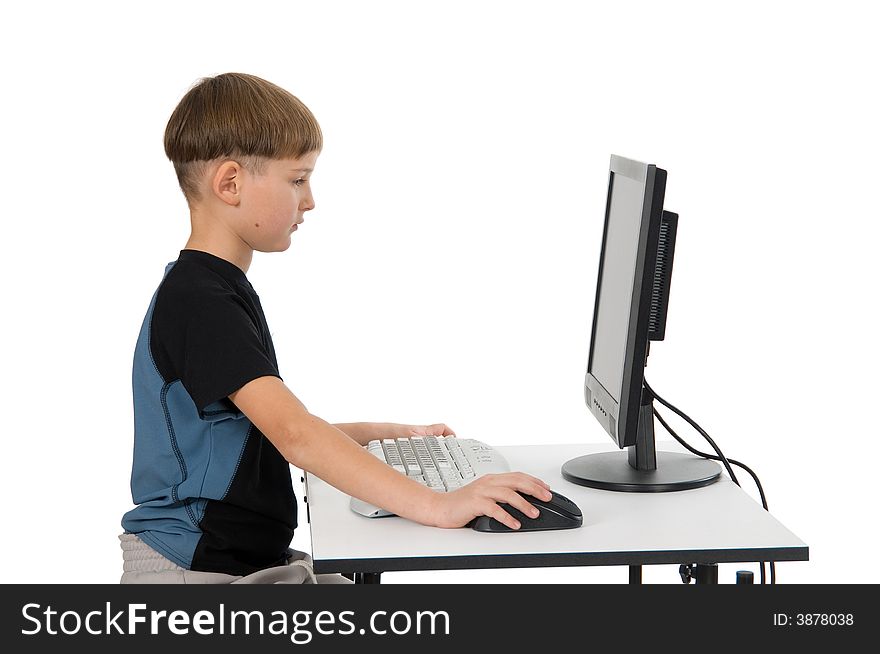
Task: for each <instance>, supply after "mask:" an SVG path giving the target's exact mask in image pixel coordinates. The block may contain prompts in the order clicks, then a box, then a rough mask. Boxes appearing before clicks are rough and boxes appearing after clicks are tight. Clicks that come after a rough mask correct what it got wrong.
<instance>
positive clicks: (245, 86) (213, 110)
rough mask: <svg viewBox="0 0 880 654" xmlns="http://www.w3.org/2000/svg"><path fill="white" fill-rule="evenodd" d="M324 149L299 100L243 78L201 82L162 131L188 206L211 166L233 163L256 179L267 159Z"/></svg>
mask: <svg viewBox="0 0 880 654" xmlns="http://www.w3.org/2000/svg"><path fill="white" fill-rule="evenodd" d="M323 144H324V141H323V136H322V134H321V127H320V126H319V125H318V121H317V120H315V116H314V115H313V114H312V112H311V111H309V108H308V107H306V106H305V105H304V104H303V103H302V102H301V101H300V100H299V99H298V98H296V97H295V96H293V95H292V94H291V93H289V92H288V91H285V90H284V89H282V88H281V87H280V86H276V85H275V84H272V83H271V82H267V81H266V80H264V79H261V78H259V77H256V76H254V75H246V74H244V73H224V74H222V75H217V76H216V77H204V78H202V79H200V80H199V81H198V82H196V84H194V85H193V86H192V88H190V90H189V91H187V93H186V95H184V96H183V98H182V99H181V100H180V102H179V103H178V104H177V107H175V109H174V112H173V113H172V114H171V118H169V119H168V125H167V126H166V127H165V154H166V155H167V156H168V158H169V159H170V160H171V162H172V163H173V164H174V170H175V172H176V173H177V180H178V182H179V183H180V189H181V190H182V191H183V195H184V196H185V197H186V200H187V202H188V203H189V204H190V205H192V204H193V202H195V201H197V200H199V199H200V197H199V195H200V194H199V180H200V179H201V178H202V176H203V175H204V174H205V171H206V169H207V166H208V163H209V162H210V161H212V160H215V159H219V158H229V159H235V160H236V161H238V162H239V163H240V164H241V165H242V166H244V167H245V168H247V169H248V170H251V171H253V172H256V173H258V174H259V173H262V170H263V165H264V164H265V162H266V160H268V159H298V158H300V157H302V156H304V155H306V154H308V153H310V152H319V151H320V150H321V149H322V147H323Z"/></svg>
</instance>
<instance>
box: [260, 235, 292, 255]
mask: <svg viewBox="0 0 880 654" xmlns="http://www.w3.org/2000/svg"><path fill="white" fill-rule="evenodd" d="M290 243H291V240H290V237H289V236H288V237H287V239H286V240H284V241H281V242H280V243H272V244H271V245H260V246H259V247H257V248H256V250H257V252H284V251H285V250H288V249H289V248H290Z"/></svg>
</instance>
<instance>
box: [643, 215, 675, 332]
mask: <svg viewBox="0 0 880 654" xmlns="http://www.w3.org/2000/svg"><path fill="white" fill-rule="evenodd" d="M677 229H678V214H676V213H672V212H671V211H664V212H663V216H662V218H661V220H660V238H659V241H658V243H657V262H656V264H655V266H654V281H653V284H652V287H651V309H650V314H649V316H648V339H649V340H651V341H662V340H663V339H664V337H665V336H666V310H667V308H668V307H669V284H670V281H671V280H672V258H673V255H674V254H675V233H676V230H677Z"/></svg>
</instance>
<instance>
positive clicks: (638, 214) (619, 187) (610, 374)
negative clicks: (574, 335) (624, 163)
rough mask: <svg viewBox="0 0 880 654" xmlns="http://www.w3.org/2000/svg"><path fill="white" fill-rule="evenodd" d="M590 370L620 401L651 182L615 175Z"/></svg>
mask: <svg viewBox="0 0 880 654" xmlns="http://www.w3.org/2000/svg"><path fill="white" fill-rule="evenodd" d="M610 186H611V188H610V196H609V198H608V220H607V232H606V234H605V254H604V260H603V266H602V279H601V284H600V288H599V297H598V311H597V312H596V326H595V330H596V333H595V334H594V337H593V352H592V357H591V359H590V361H591V367H590V372H591V373H592V375H593V376H594V377H595V378H596V379H597V380H598V381H599V383H600V384H602V386H603V387H604V388H605V391H606V392H607V393H608V394H609V395H610V396H611V397H612V398H613V399H614V401H615V402H617V403H620V399H621V398H620V389H621V387H622V385H623V368H624V360H625V357H626V341H627V335H628V334H629V320H630V310H631V308H632V289H633V284H634V278H635V274H636V258H637V255H638V245H639V230H640V229H641V225H642V205H643V204H644V201H645V183H644V181H642V182H638V181H636V180H634V179H632V178H630V177H626V176H624V175H615V174H612V175H611V182H610Z"/></svg>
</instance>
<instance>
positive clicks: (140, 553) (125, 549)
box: [119, 534, 352, 584]
mask: <svg viewBox="0 0 880 654" xmlns="http://www.w3.org/2000/svg"><path fill="white" fill-rule="evenodd" d="M119 544H120V545H121V547H122V570H123V572H122V579H120V580H119V583H121V584H350V583H352V582H351V581H350V580H349V579H346V578H345V577H343V576H342V575H316V574H315V573H314V571H313V570H312V557H310V556H309V555H308V554H306V553H305V552H299V551H297V550H294V549H290V550H288V558H287V565H279V566H276V567H274V568H266V569H264V570H257V571H256V572H253V573H251V574H249V575H244V576H238V575H227V574H224V573H222V572H197V571H194V570H187V569H186V568H181V567H180V566H179V565H177V564H176V563H174V561H171V560H169V559H166V558H165V557H164V556H162V555H161V554H159V552H157V551H156V550H154V549H153V548H152V547H150V546H149V545H147V544H146V543H145V542H144V541H142V540H141V539H140V538H138V537H137V536H136V535H135V534H121V535H120V536H119Z"/></svg>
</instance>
